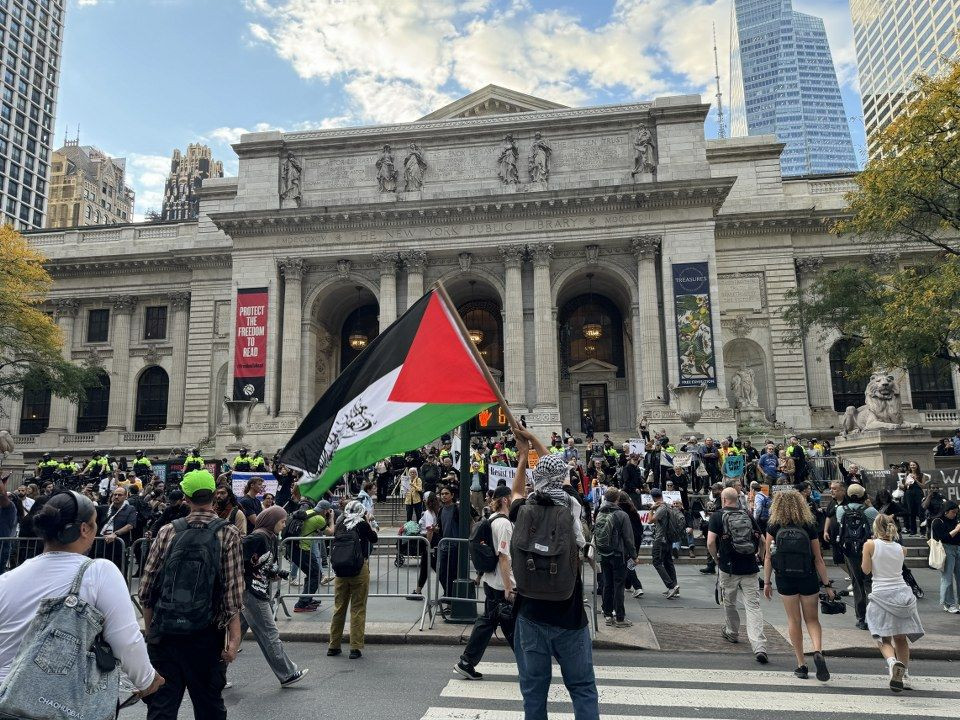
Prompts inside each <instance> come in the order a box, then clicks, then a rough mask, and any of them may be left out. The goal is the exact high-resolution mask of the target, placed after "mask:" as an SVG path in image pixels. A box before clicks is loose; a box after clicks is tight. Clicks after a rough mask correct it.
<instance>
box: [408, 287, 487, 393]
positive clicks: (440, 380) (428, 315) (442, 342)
mask: <svg viewBox="0 0 960 720" xmlns="http://www.w3.org/2000/svg"><path fill="white" fill-rule="evenodd" d="M390 400H391V401H392V402H416V403H442V404H450V405H463V404H481V403H490V404H491V405H492V404H493V403H495V402H497V396H496V394H495V393H494V391H493V389H492V388H491V387H490V385H489V383H487V379H486V377H485V376H484V374H483V371H482V370H481V369H480V368H479V367H478V366H477V363H476V361H475V360H474V358H473V355H472V354H471V352H470V350H469V349H468V348H467V347H466V346H465V340H464V339H463V336H462V335H461V334H460V331H459V329H458V328H457V327H456V326H455V325H454V323H453V321H452V319H451V318H450V317H449V316H448V315H447V313H446V312H445V311H444V307H443V301H442V300H441V299H440V297H439V295H438V294H437V293H436V291H434V292H433V296H432V297H431V298H430V301H429V303H428V304H427V309H426V310H425V311H424V313H423V317H422V318H421V320H420V327H419V328H417V334H416V335H415V336H414V338H413V342H412V343H411V344H410V350H409V351H408V352H407V357H406V360H404V362H403V367H402V368H401V370H400V375H399V376H398V377H397V381H396V383H394V386H393V390H392V391H391V392H390Z"/></svg>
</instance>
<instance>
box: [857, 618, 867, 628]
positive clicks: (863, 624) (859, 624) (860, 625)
mask: <svg viewBox="0 0 960 720" xmlns="http://www.w3.org/2000/svg"><path fill="white" fill-rule="evenodd" d="M867 629H868V628H867V622H866V621H865V620H857V630H867Z"/></svg>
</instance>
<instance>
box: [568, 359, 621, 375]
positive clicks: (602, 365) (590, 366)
mask: <svg viewBox="0 0 960 720" xmlns="http://www.w3.org/2000/svg"><path fill="white" fill-rule="evenodd" d="M616 372H617V366H616V365H611V364H610V363H608V362H604V361H603V360H597V359H595V358H590V359H588V360H584V361H583V362H581V363H577V364H576V365H573V366H571V367H570V374H571V375H586V374H591V375H598V374H599V375H606V374H610V373H614V374H616Z"/></svg>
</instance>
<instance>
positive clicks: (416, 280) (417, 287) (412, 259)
mask: <svg viewBox="0 0 960 720" xmlns="http://www.w3.org/2000/svg"><path fill="white" fill-rule="evenodd" d="M400 257H401V258H402V259H403V261H404V263H405V264H406V266H407V307H406V309H407V310H409V309H410V307H411V306H412V305H413V304H414V303H415V302H416V301H417V300H419V299H420V298H421V297H422V296H423V272H424V270H425V269H426V267H427V254H426V253H425V252H423V251H422V250H410V251H409V252H405V253H403V254H402V255H401V256H400Z"/></svg>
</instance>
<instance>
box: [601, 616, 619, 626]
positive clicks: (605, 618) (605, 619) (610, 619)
mask: <svg viewBox="0 0 960 720" xmlns="http://www.w3.org/2000/svg"><path fill="white" fill-rule="evenodd" d="M615 622H616V620H614V619H613V616H612V615H604V616H603V624H604V625H610V626H612V625H613V624H614V623H615Z"/></svg>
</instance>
